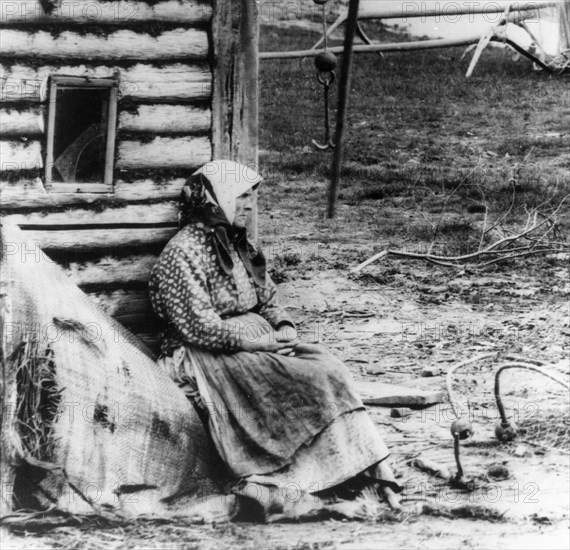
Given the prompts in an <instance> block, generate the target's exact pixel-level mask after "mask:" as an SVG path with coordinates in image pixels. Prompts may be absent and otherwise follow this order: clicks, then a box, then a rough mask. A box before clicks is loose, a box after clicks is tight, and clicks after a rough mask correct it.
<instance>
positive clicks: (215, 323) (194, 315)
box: [150, 247, 288, 353]
mask: <svg viewBox="0 0 570 550" xmlns="http://www.w3.org/2000/svg"><path fill="white" fill-rule="evenodd" d="M150 291H151V292H150V293H151V299H152V301H153V305H154V307H155V309H156V311H157V313H158V314H159V315H160V316H161V317H162V318H163V319H164V320H165V321H167V322H168V323H170V324H171V325H172V326H174V327H175V328H176V330H177V331H178V333H179V334H180V335H181V336H182V338H183V339H184V340H185V342H187V343H188V344H190V345H193V346H196V347H199V348H203V349H207V350H208V351H219V352H226V353H231V352H235V351H239V350H243V351H250V352H253V351H274V352H276V351H279V350H282V349H284V348H287V346H288V344H284V343H282V342H280V341H278V339H277V338H275V337H274V335H271V334H268V335H264V336H263V337H261V338H255V339H252V338H248V335H247V334H246V333H245V331H244V330H243V328H244V327H242V326H240V324H239V323H232V322H226V321H223V320H222V318H221V317H220V316H219V315H218V313H217V312H216V310H215V309H214V307H213V305H212V301H211V298H210V294H209V291H208V280H207V276H206V272H205V270H204V265H203V263H202V258H201V254H200V248H197V251H196V252H194V253H193V252H187V251H185V250H182V249H180V248H177V247H172V248H170V249H167V250H166V251H165V252H163V254H162V255H161V257H160V259H159V262H158V264H157V266H156V267H155V268H154V269H153V273H152V276H151V281H150Z"/></svg>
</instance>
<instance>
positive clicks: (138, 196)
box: [0, 165, 198, 212]
mask: <svg viewBox="0 0 570 550" xmlns="http://www.w3.org/2000/svg"><path fill="white" fill-rule="evenodd" d="M197 167H198V165H197V166H196V168H197ZM185 181H186V180H185V178H176V179H172V180H168V181H165V182H164V183H156V182H154V181H152V180H141V181H134V182H125V181H120V180H119V181H118V182H116V183H115V185H114V193H105V194H102V193H101V194H99V193H53V192H47V193H46V191H45V189H44V187H43V185H42V183H41V181H39V180H22V181H19V182H15V183H8V182H2V186H1V187H0V192H1V196H2V203H1V207H2V210H3V211H4V212H9V211H10V210H17V209H21V208H46V207H63V206H80V205H88V204H90V203H93V202H97V205H98V206H101V205H104V204H105V203H113V202H115V201H116V200H117V199H119V200H125V201H143V200H159V199H164V200H167V199H177V198H178V197H179V195H180V191H181V189H182V187H183V185H184V183H185Z"/></svg>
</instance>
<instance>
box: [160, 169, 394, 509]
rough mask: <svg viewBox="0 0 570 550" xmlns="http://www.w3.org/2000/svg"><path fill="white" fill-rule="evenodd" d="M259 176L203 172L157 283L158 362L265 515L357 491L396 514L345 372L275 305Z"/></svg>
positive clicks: (186, 200) (190, 188)
mask: <svg viewBox="0 0 570 550" xmlns="http://www.w3.org/2000/svg"><path fill="white" fill-rule="evenodd" d="M260 180H261V178H260V176H259V175H258V174H257V172H255V171H253V170H252V169H250V168H248V167H246V166H243V165H240V164H237V163H234V162H230V161H214V162H210V163H208V164H206V165H205V166H203V167H202V168H201V169H200V170H198V171H197V172H195V173H194V174H193V176H192V177H191V178H190V179H189V180H188V182H187V183H186V185H185V186H184V189H183V192H182V211H181V226H182V229H181V230H180V231H179V232H178V233H177V234H176V235H175V236H174V237H173V238H172V240H171V241H170V242H169V243H168V245H167V246H166V248H165V249H164V251H163V252H162V254H161V256H160V258H159V260H158V262H157V264H156V265H155V267H154V269H153V271H152V275H151V278H150V295H151V301H152V304H153V307H154V309H155V311H156V313H157V314H158V315H159V317H160V318H161V319H162V320H163V321H164V324H165V330H164V333H163V339H162V349H161V352H162V355H161V359H160V360H159V364H160V365H161V366H162V368H165V369H167V371H168V372H169V373H170V375H171V376H172V377H173V378H174V379H175V380H176V381H177V382H178V384H179V385H180V386H182V387H183V388H184V389H185V391H186V392H187V395H188V396H189V397H190V398H191V399H192V400H193V402H194V403H195V405H196V407H197V408H198V409H199V410H201V411H202V418H203V419H205V421H206V422H207V424H208V427H209V433H210V434H211V437H212V440H213V443H214V445H215V448H216V450H217V452H218V453H219V455H220V457H221V459H222V460H223V463H224V464H225V467H226V469H227V474H228V475H229V478H230V479H232V480H234V481H235V482H236V483H235V484H234V485H233V488H234V490H235V491H236V492H238V494H239V492H240V491H241V492H242V494H245V495H247V497H249V498H253V499H255V500H256V501H257V502H258V503H260V504H261V505H263V506H264V511H265V512H277V511H282V510H281V509H280V508H282V507H283V505H285V504H286V503H287V502H290V503H292V504H294V501H295V500H296V498H299V497H301V496H303V495H308V494H316V495H327V496H328V497H330V495H331V488H332V489H333V490H334V489H338V491H337V494H341V490H340V489H344V494H345V496H346V490H347V487H348V486H350V485H351V484H352V485H353V486H354V487H356V486H358V487H360V488H362V487H363V486H364V485H367V484H368V485H375V486H376V487H377V488H382V490H383V491H384V495H385V496H386V498H387V500H388V502H389V503H390V505H391V506H392V507H397V506H398V499H397V497H396V496H395V493H394V492H398V491H399V489H400V486H399V485H398V484H397V483H396V482H395V480H394V477H393V475H392V472H391V470H390V467H389V466H388V464H387V462H386V458H387V456H388V450H387V448H386V446H385V444H384V442H383V441H382V439H381V437H380V435H379V433H378V431H377V429H376V427H375V426H374V424H373V423H372V421H371V420H370V418H369V417H368V415H367V413H366V411H365V409H364V406H363V404H362V401H361V400H360V398H359V396H358V394H357V393H356V391H355V389H354V386H353V382H352V379H351V375H350V373H349V371H348V369H347V368H346V367H345V366H344V364H343V363H342V362H341V361H339V360H338V359H336V358H335V357H334V356H333V355H331V354H330V353H329V352H328V351H327V350H326V349H324V348H323V347H321V346H318V345H311V344H305V343H301V342H300V341H299V338H298V337H297V331H296V328H295V324H294V322H293V321H292V319H291V318H290V317H289V315H288V313H287V312H286V311H285V310H284V309H283V308H282V307H281V306H280V305H279V302H278V299H277V294H276V288H275V284H274V283H273V281H272V280H271V278H270V276H269V274H268V273H267V271H266V262H265V258H264V256H263V254H262V252H261V251H259V250H257V249H256V248H255V246H254V245H253V244H252V243H251V242H250V241H249V240H248V237H247V231H246V223H247V220H248V215H249V214H250V212H251V210H252V197H253V189H254V188H255V187H256V186H257V185H258V184H259V182H260Z"/></svg>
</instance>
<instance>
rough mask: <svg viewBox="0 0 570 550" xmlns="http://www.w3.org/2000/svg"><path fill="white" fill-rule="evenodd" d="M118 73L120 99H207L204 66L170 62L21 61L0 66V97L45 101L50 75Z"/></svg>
mask: <svg viewBox="0 0 570 550" xmlns="http://www.w3.org/2000/svg"><path fill="white" fill-rule="evenodd" d="M115 74H116V75H118V78H119V92H120V97H121V99H125V98H127V97H128V98H130V99H131V100H133V101H153V100H154V101H156V100H160V101H163V102H164V101H190V100H204V99H208V98H209V97H210V94H211V87H212V85H211V81H212V75H211V72H210V69H209V68H208V67H207V66H205V65H196V64H185V63H173V64H170V65H165V66H163V67H154V66H152V65H147V64H144V63H137V64H136V65H134V66H132V67H129V68H125V67H117V66H113V65H101V66H94V67H93V66H86V65H83V64H80V65H65V66H61V67H58V66H53V65H42V66H41V67H37V68H36V67H29V66H27V65H23V64H15V65H12V66H6V65H0V82H1V85H2V88H1V92H0V99H1V100H2V101H6V102H31V103H37V102H40V101H45V99H46V97H47V82H48V77H49V76H51V75H66V76H84V77H89V78H112V77H113V75H115Z"/></svg>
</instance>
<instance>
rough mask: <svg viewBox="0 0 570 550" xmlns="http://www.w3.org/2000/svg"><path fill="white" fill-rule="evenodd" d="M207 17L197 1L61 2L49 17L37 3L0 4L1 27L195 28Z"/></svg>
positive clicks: (12, 1) (207, 11) (14, 0)
mask: <svg viewBox="0 0 570 550" xmlns="http://www.w3.org/2000/svg"><path fill="white" fill-rule="evenodd" d="M211 16H212V9H211V7H210V5H209V3H207V2H203V1H202V2H200V1H197V0H184V1H183V2H179V1H178V0H165V1H162V2H157V3H154V4H153V5H150V4H148V3H146V2H137V1H135V0H128V1H118V2H116V1H112V2H109V1H103V2H101V1H94V0H62V1H61V2H59V3H58V4H56V6H55V9H54V10H53V11H52V12H51V13H50V14H49V15H48V14H46V13H45V10H44V9H43V7H42V4H41V2H40V1H39V0H10V1H6V2H2V3H1V4H0V21H1V22H2V24H22V23H25V24H26V25H33V24H45V23H60V24H61V23H65V24H67V25H83V24H85V23H96V24H98V25H125V24H132V23H136V22H144V21H162V22H174V23H180V24H193V23H194V24H195V23H206V22H208V21H209V20H210V18H211Z"/></svg>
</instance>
